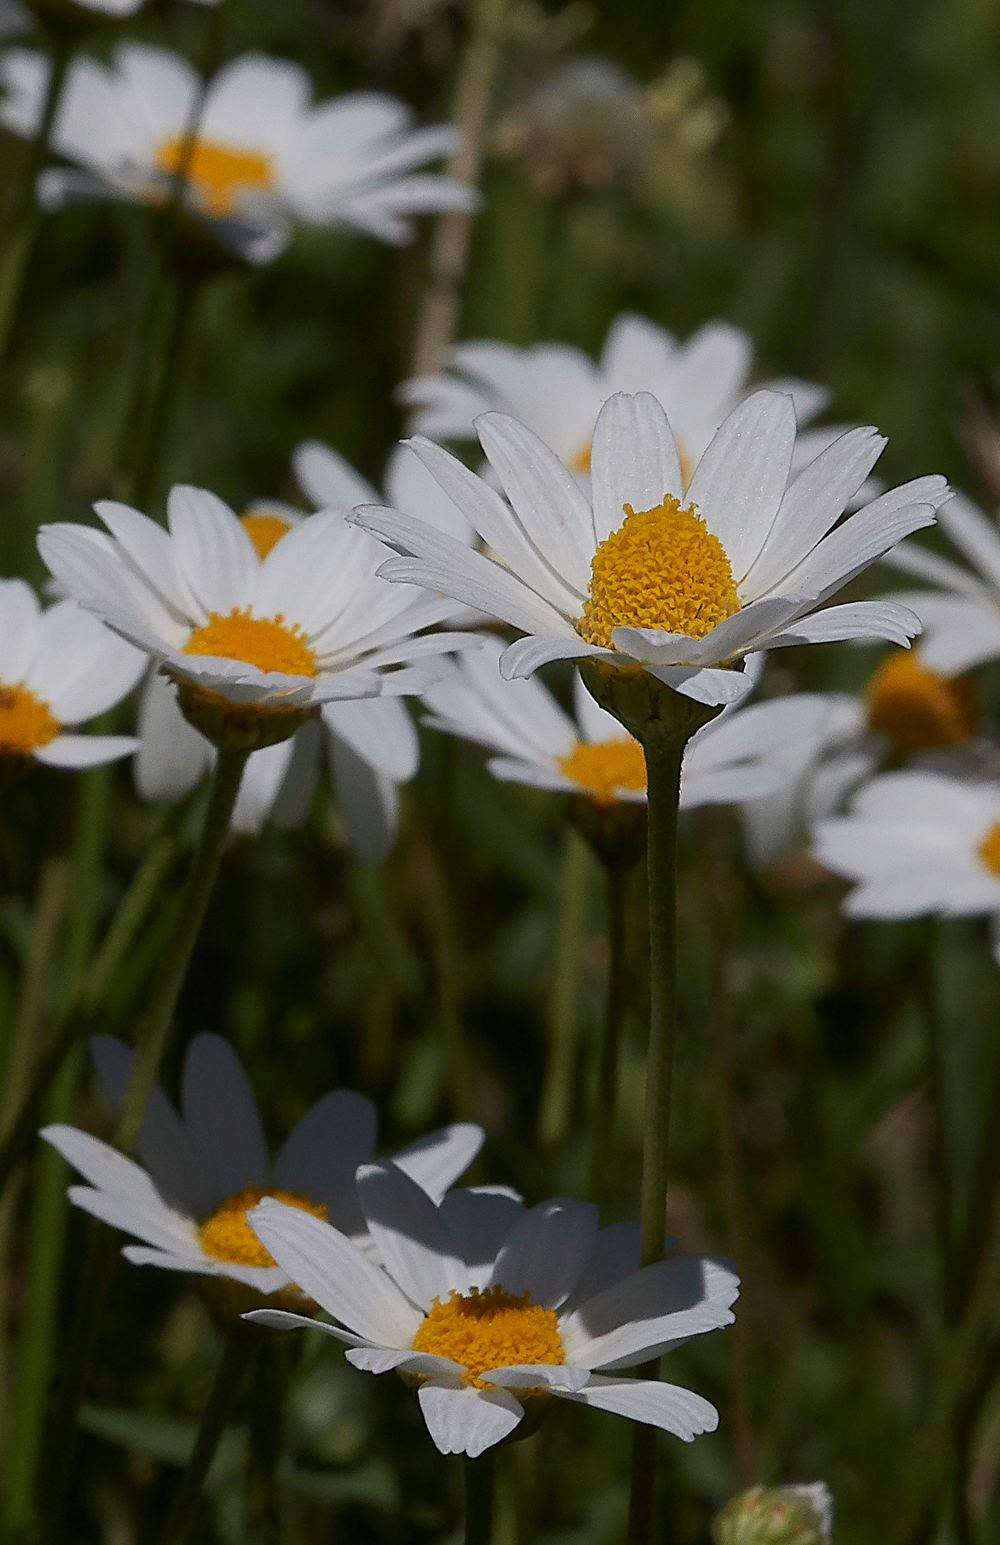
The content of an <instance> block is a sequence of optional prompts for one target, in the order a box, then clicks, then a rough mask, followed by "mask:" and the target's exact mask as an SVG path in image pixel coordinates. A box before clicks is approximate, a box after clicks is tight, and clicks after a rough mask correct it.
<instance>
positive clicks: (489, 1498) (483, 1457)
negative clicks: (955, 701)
mask: <svg viewBox="0 0 1000 1545" xmlns="http://www.w3.org/2000/svg"><path fill="white" fill-rule="evenodd" d="M495 1473H496V1454H495V1453H494V1451H493V1449H491V1448H488V1449H487V1450H486V1452H485V1454H480V1456H479V1458H478V1459H470V1458H469V1457H468V1456H466V1459H465V1545H490V1540H491V1538H492V1536H493V1481H494V1476H495Z"/></svg>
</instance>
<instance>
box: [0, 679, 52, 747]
mask: <svg viewBox="0 0 1000 1545" xmlns="http://www.w3.org/2000/svg"><path fill="white" fill-rule="evenodd" d="M61 729H62V726H61V725H60V724H58V723H57V722H56V720H55V719H53V717H52V715H51V714H50V713H49V710H48V705H47V704H46V703H43V702H42V700H41V698H40V697H36V696H35V694H34V693H33V692H29V690H28V688H27V687H25V686H21V685H19V686H15V687H7V686H4V684H3V683H2V682H0V756H30V755H31V753H32V751H34V750H35V749H36V748H37V747H38V746H46V745H48V743H49V741H50V740H55V738H56V736H57V735H58V734H59V733H60V731H61Z"/></svg>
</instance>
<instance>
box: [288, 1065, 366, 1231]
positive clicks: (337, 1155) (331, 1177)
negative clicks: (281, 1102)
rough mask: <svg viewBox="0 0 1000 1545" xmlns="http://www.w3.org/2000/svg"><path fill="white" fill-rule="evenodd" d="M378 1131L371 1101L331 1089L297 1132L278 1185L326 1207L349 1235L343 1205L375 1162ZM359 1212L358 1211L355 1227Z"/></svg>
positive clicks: (349, 1091) (291, 1139)
mask: <svg viewBox="0 0 1000 1545" xmlns="http://www.w3.org/2000/svg"><path fill="white" fill-rule="evenodd" d="M377 1129H378V1115H377V1113H376V1110H375V1107H374V1105H373V1104H372V1102H371V1101H370V1100H367V1099H366V1098H365V1096H364V1095H363V1094H356V1093H355V1092H354V1091H353V1090H352V1089H331V1090H330V1092H329V1093H328V1094H325V1095H324V1096H323V1098H322V1099H321V1100H318V1101H317V1102H316V1104H315V1105H314V1106H312V1108H311V1109H310V1110H308V1111H307V1112H306V1114H305V1115H304V1116H303V1117H302V1119H301V1121H300V1122H299V1123H298V1124H297V1125H296V1126H295V1127H293V1128H292V1131H291V1132H290V1134H289V1136H288V1137H287V1139H286V1140H285V1144H284V1147H283V1148H282V1149H281V1152H280V1153H279V1154H278V1157H277V1159H275V1161H274V1184H275V1185H276V1186H277V1187H278V1188H279V1189H280V1190H282V1191H300V1192H303V1193H304V1194H305V1195H306V1196H308V1197H309V1198H310V1199H311V1200H312V1201H314V1202H323V1203H325V1205H326V1207H327V1209H328V1210H329V1214H330V1222H331V1223H332V1224H333V1225H334V1227H335V1228H339V1229H341V1230H342V1231H344V1222H343V1221H341V1217H340V1216H339V1211H340V1207H341V1203H342V1199H343V1197H344V1195H345V1193H346V1194H350V1195H351V1198H352V1201H353V1192H354V1185H353V1181H354V1174H355V1171H356V1170H357V1167H358V1165H359V1164H363V1163H364V1162H365V1160H366V1159H368V1158H370V1157H371V1155H372V1152H373V1151H374V1148H375V1137H376V1132H377ZM357 1210H358V1209H357V1207H356V1205H355V1207H354V1209H353V1213H352V1216H351V1222H352V1223H353V1222H354V1221H355V1215H356V1213H357ZM345 1221H346V1220H345Z"/></svg>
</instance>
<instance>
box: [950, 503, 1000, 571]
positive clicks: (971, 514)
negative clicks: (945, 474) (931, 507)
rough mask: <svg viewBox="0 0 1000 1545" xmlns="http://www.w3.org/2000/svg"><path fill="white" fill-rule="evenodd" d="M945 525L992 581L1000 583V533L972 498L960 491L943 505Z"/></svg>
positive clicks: (980, 569)
mask: <svg viewBox="0 0 1000 1545" xmlns="http://www.w3.org/2000/svg"><path fill="white" fill-rule="evenodd" d="M940 522H941V528H942V530H943V531H944V532H945V533H946V535H947V536H949V537H950V538H951V540H952V541H953V542H954V544H955V546H956V547H958V548H959V549H960V550H961V551H962V552H963V553H964V554H965V556H966V557H967V558H968V559H969V561H970V562H971V563H973V564H975V566H976V568H977V569H978V570H979V571H980V573H981V574H983V575H984V576H985V577H986V578H987V579H988V580H989V581H990V583H991V584H992V585H994V586H1000V533H998V532H997V529H996V526H995V525H993V524H992V522H990V521H988V520H987V519H986V516H985V515H984V514H983V513H982V511H981V510H978V509H977V508H976V506H975V505H974V504H973V502H972V500H971V499H967V498H966V497H965V495H964V494H960V493H956V494H953V495H952V496H951V498H950V499H948V500H946V501H945V503H944V504H942V506H941V513H940Z"/></svg>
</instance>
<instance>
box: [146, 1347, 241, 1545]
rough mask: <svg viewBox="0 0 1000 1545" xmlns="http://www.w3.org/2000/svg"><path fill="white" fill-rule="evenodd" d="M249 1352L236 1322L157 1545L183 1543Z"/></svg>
mask: <svg viewBox="0 0 1000 1545" xmlns="http://www.w3.org/2000/svg"><path fill="white" fill-rule="evenodd" d="M249 1352H250V1333H249V1332H248V1330H247V1327H246V1326H245V1325H244V1324H242V1323H241V1322H237V1324H236V1326H235V1327H234V1328H233V1329H232V1330H231V1331H230V1332H229V1337H228V1339H227V1341H226V1345H225V1348H224V1349H223V1353H222V1361H221V1362H220V1363H219V1366H218V1369H217V1370H216V1374H215V1382H214V1384H213V1385H212V1392H211V1394H210V1395H209V1397H208V1404H207V1405H206V1407H205V1409H204V1411H203V1412H202V1416H201V1423H200V1425H199V1427H198V1436H197V1438H196V1439H195V1444H194V1448H193V1449H192V1451H191V1457H190V1458H189V1459H188V1462H187V1465H186V1466H185V1469H184V1474H183V1475H182V1476H181V1480H180V1485H179V1486H178V1488H177V1491H176V1492H175V1494H174V1500H173V1503H172V1505H171V1508H170V1512H169V1514H168V1516H167V1521H166V1523H165V1525H164V1527H163V1533H162V1534H161V1535H160V1545H176V1542H178V1541H180V1540H185V1539H186V1538H187V1536H188V1532H189V1530H190V1528H191V1525H192V1524H193V1523H194V1520H195V1515H196V1514H197V1511H198V1502H199V1499H200V1497H201V1490H202V1487H203V1486H204V1484H205V1477H206V1476H207V1475H208V1472H209V1470H210V1469H211V1465H212V1460H213V1459H214V1458H215V1454H216V1450H217V1449H218V1447H219V1443H220V1441H221V1439H222V1435H223V1433H224V1432H225V1430H226V1426H227V1424H228V1422H229V1418H230V1416H231V1415H232V1413H233V1409H234V1407H235V1405H236V1400H237V1397H238V1395H239V1392H240V1386H241V1385H242V1383H243V1376H244V1374H245V1372H246V1364H247V1359H248V1356H249Z"/></svg>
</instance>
